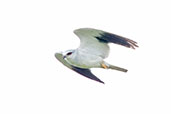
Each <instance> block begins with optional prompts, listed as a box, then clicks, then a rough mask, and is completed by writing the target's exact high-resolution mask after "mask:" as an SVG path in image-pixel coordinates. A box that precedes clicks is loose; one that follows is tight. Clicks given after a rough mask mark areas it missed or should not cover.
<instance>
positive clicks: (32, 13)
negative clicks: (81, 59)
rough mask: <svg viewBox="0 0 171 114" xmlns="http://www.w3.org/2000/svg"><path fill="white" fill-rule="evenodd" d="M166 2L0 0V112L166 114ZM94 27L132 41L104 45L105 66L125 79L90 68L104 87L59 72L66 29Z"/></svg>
mask: <svg viewBox="0 0 171 114" xmlns="http://www.w3.org/2000/svg"><path fill="white" fill-rule="evenodd" d="M170 6H171V4H170V3H169V0H141V1H138V0H84V1H83V0H27V1H26V0H2V1H0V114H171V73H170V67H171V60H170V58H171V55H170V54H171V51H170V49H171V45H170V39H171V7H170ZM83 27H91V28H96V29H101V30H104V31H108V32H111V33H115V34H118V35H121V36H125V37H127V38H130V39H132V40H135V41H137V42H138V45H139V48H137V49H136V50H132V49H129V48H125V47H122V46H118V45H115V44H110V47H111V50H110V52H111V53H110V55H109V58H107V59H106V61H107V62H109V63H111V64H114V65H117V66H120V67H123V68H126V69H128V72H127V73H122V72H118V71H114V70H105V69H92V72H93V73H94V74H95V75H96V76H97V77H99V78H100V79H101V80H102V81H104V82H105V84H101V83H98V82H95V81H92V80H90V79H87V78H85V77H83V76H81V75H79V74H77V73H75V72H73V71H72V70H70V69H68V68H66V67H65V66H63V65H62V64H61V63H60V62H58V61H57V60H56V58H55V57H54V54H55V52H58V51H65V50H67V49H75V48H77V47H78V46H79V39H78V38H77V36H76V35H74V33H73V30H74V29H78V28H83Z"/></svg>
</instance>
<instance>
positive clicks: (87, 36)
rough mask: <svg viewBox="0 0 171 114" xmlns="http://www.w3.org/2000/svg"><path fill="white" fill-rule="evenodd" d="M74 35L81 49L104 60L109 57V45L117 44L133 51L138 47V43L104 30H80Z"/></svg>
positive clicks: (75, 31)
mask: <svg viewBox="0 0 171 114" xmlns="http://www.w3.org/2000/svg"><path fill="white" fill-rule="evenodd" d="M74 33H75V34H76V35H77V36H78V37H79V38H80V41H81V44H80V47H79V49H84V50H87V51H88V52H89V53H92V54H97V55H99V56H101V57H102V58H106V57H107V56H108V53H109V46H108V45H107V44H108V43H116V44H119V45H122V46H125V47H128V48H132V49H135V47H138V46H137V43H136V42H135V41H133V40H130V39H128V38H124V37H122V36H119V35H115V34H112V33H109V32H105V31H102V30H97V29H92V28H80V29H76V30H74Z"/></svg>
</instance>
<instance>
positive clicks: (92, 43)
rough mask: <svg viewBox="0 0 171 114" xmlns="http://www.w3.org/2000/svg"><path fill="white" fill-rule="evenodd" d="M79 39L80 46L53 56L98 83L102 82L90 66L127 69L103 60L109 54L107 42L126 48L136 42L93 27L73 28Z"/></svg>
mask: <svg viewBox="0 0 171 114" xmlns="http://www.w3.org/2000/svg"><path fill="white" fill-rule="evenodd" d="M74 33H75V34H76V35H77V36H78V37H79V39H80V46H79V47H78V48H77V49H74V50H67V51H65V52H58V53H55V57H56V58H57V59H58V60H59V61H60V62H61V63H62V64H63V65H65V66H66V67H68V68H70V69H72V70H74V71H75V72H77V73H79V74H81V75H83V76H85V77H87V78H89V79H92V80H95V81H98V82H100V83H104V82H103V81H101V80H100V79H99V78H97V77H96V76H95V75H94V74H92V72H91V70H90V68H104V69H114V70H118V71H122V72H127V69H124V68H121V67H118V66H114V65H111V64H109V63H107V62H106V61H104V59H105V58H107V57H108V55H109V50H110V48H109V45H108V44H109V43H115V44H119V45H122V46H125V47H127V48H132V49H135V48H136V47H138V45H137V42H135V41H133V40H130V39H128V38H125V37H122V36H119V35H116V34H112V33H109V32H105V31H102V30H97V29H93V28H80V29H76V30H74Z"/></svg>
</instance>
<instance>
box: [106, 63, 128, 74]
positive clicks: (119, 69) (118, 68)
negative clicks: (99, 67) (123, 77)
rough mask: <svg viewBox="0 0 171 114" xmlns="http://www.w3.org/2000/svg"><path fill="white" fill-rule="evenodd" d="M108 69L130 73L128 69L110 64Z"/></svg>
mask: <svg viewBox="0 0 171 114" xmlns="http://www.w3.org/2000/svg"><path fill="white" fill-rule="evenodd" d="M108 69H113V70H118V71H122V72H127V71H128V70H127V69H124V68H121V67H117V66H114V65H110V64H109V67H108Z"/></svg>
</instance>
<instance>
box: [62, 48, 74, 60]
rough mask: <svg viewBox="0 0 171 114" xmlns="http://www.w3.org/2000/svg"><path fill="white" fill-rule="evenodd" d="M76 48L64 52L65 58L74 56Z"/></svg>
mask: <svg viewBox="0 0 171 114" xmlns="http://www.w3.org/2000/svg"><path fill="white" fill-rule="evenodd" d="M74 51H75V50H67V51H65V52H63V53H62V55H63V59H70V58H72V56H73V53H74Z"/></svg>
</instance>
